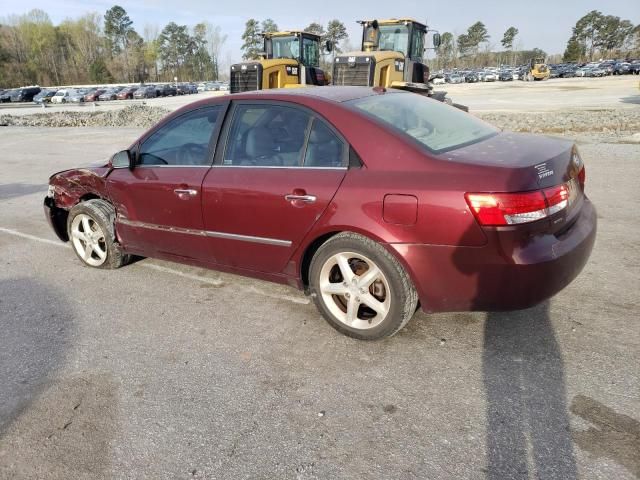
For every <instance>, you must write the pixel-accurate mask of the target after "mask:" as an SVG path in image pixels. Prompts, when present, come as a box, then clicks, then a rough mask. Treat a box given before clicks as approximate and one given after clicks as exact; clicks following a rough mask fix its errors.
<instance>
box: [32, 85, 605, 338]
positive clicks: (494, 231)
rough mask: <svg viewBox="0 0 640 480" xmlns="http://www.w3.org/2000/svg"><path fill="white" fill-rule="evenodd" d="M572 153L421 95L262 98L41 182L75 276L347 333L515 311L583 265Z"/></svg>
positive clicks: (229, 104)
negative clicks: (229, 298)
mask: <svg viewBox="0 0 640 480" xmlns="http://www.w3.org/2000/svg"><path fill="white" fill-rule="evenodd" d="M584 184H585V170H584V166H583V163H582V160H581V159H580V155H579V153H578V150H577V149H576V146H575V145H574V144H573V143H571V142H568V141H564V140H558V139H552V138H547V137H542V136H534V135H526V134H516V133H508V132H501V131H500V130H498V129H496V128H494V127H492V126H490V125H488V124H486V123H483V122H481V121H480V120H478V119H476V118H474V117H473V116H471V115H469V114H466V113H464V112H461V111H459V110H457V109H455V108H452V107H449V106H448V105H445V104H443V103H441V102H437V101H434V100H431V99H429V98H425V97H422V96H419V95H416V94H413V93H406V92H401V91H385V90H384V89H370V88H365V87H315V88H307V89H295V90H266V91H264V92H260V93H243V94H237V95H233V96H230V97H218V98H214V99H206V100H203V101H200V102H196V103H193V104H191V105H188V106H186V107H184V108H182V109H181V110H178V111H177V112H175V113H173V114H171V115H169V116H168V117H166V118H165V119H164V120H162V121H161V122H160V123H159V124H158V125H157V126H155V127H153V128H152V129H151V130H149V131H148V132H147V133H145V134H144V135H143V136H142V137H141V138H140V139H139V140H138V141H136V142H135V143H134V144H133V145H131V146H130V147H129V149H128V150H125V151H122V152H119V153H117V154H115V155H114V156H113V157H112V159H111V161H110V162H109V163H108V164H107V165H104V166H103V167H100V168H91V169H75V170H68V171H65V172H61V173H58V174H56V175H54V176H52V177H51V180H50V188H49V194H48V196H47V198H46V199H45V206H46V213H47V217H48V219H49V220H50V223H51V225H52V226H53V228H54V230H55V232H56V233H57V235H58V237H60V239H61V240H63V241H69V240H70V241H71V243H72V245H73V249H74V251H75V253H76V254H77V255H78V257H79V258H80V260H81V261H82V262H83V263H84V264H86V265H89V266H92V267H98V268H117V267H120V266H121V265H124V264H125V263H127V261H128V260H129V258H130V256H131V255H139V256H148V257H156V258H162V259H165V260H173V261H177V262H184V263H189V264H195V265H200V266H203V267H209V268H214V269H218V270H223V271H228V272H234V273H239V274H242V275H249V276H253V277H257V278H261V279H266V280H270V281H274V282H279V283H285V284H290V285H293V286H297V287H298V288H300V289H304V290H305V292H307V293H308V294H310V295H311V296H312V297H313V299H314V301H315V303H316V304H317V307H318V309H319V310H320V312H321V313H322V314H323V315H324V317H325V318H326V319H327V320H328V321H329V323H330V324H331V325H332V326H333V327H335V328H336V329H338V330H339V331H341V332H343V333H345V334H347V335H350V336H353V337H356V338H361V339H376V338H381V337H385V336H389V335H393V334H394V333H396V332H398V331H399V330H400V329H401V328H402V327H403V326H404V325H405V324H406V323H407V322H408V321H409V319H411V317H412V316H413V314H414V313H415V311H416V309H417V307H418V305H420V307H421V308H422V309H423V310H425V311H427V312H445V311H469V310H506V309H521V308H526V307H529V306H532V305H534V304H536V303H539V302H542V301H543V300H545V299H547V298H549V297H551V296H552V295H554V294H556V293H557V292H559V291H560V290H561V289H562V288H564V287H565V286H566V285H568V284H569V283H570V282H571V281H572V280H573V279H574V278H575V277H576V276H577V275H578V274H579V273H580V271H581V270H582V268H583V266H584V265H585V263H586V262H587V259H588V258H589V255H590V253H591V249H592V247H593V244H594V240H595V236H596V214H595V209H594V207H593V205H592V204H591V202H590V201H589V200H588V199H587V197H586V195H585V193H584Z"/></svg>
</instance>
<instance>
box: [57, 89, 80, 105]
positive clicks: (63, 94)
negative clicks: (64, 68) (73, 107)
mask: <svg viewBox="0 0 640 480" xmlns="http://www.w3.org/2000/svg"><path fill="white" fill-rule="evenodd" d="M73 94H75V90H72V89H67V88H63V89H60V90H58V91H57V92H56V93H55V95H54V96H53V97H51V103H67V102H68V101H69V97H70V96H71V95H73Z"/></svg>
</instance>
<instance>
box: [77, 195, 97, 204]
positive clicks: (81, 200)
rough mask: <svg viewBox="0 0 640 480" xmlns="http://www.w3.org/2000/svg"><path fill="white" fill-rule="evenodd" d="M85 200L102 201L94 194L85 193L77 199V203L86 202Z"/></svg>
mask: <svg viewBox="0 0 640 480" xmlns="http://www.w3.org/2000/svg"><path fill="white" fill-rule="evenodd" d="M87 200H102V198H101V197H99V196H98V195H96V194H95V193H85V194H84V195H83V196H81V197H80V198H79V199H78V203H80V202H86V201H87Z"/></svg>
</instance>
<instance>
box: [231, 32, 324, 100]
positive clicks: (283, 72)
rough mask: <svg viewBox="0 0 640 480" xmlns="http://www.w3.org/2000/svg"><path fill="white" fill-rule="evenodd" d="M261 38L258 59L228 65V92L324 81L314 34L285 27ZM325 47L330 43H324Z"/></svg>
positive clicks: (318, 40)
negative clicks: (262, 45) (261, 42)
mask: <svg viewBox="0 0 640 480" xmlns="http://www.w3.org/2000/svg"><path fill="white" fill-rule="evenodd" d="M263 38H264V52H262V57H263V58H262V59H260V60H255V61H248V62H243V63H237V64H235V65H231V72H230V81H229V90H230V92H231V93H238V92H248V91H253V90H263V89H269V88H294V87H302V86H307V85H326V84H327V83H328V81H327V77H326V75H325V73H324V71H323V70H322V69H320V50H321V49H320V43H321V42H320V37H319V36H318V35H315V34H313V33H307V32H301V31H285V32H274V33H266V34H264V35H263ZM327 48H330V45H328V44H327Z"/></svg>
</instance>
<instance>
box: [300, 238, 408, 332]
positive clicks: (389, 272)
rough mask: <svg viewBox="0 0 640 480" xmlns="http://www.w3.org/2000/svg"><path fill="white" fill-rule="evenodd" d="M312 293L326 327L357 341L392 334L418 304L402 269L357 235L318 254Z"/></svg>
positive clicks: (328, 245)
mask: <svg viewBox="0 0 640 480" xmlns="http://www.w3.org/2000/svg"><path fill="white" fill-rule="evenodd" d="M310 289H311V293H312V296H313V298H314V301H315V303H316V306H317V307H318V310H320V313H322V315H323V316H324V317H325V319H326V320H327V321H328V322H329V324H330V325H331V326H332V327H334V328H335V329H336V330H338V331H340V332H341V333H343V334H345V335H348V336H350V337H353V338H358V339H361V340H377V339H380V338H384V337H389V336H392V335H394V334H396V333H397V332H399V331H400V330H401V329H402V328H403V327H404V326H405V325H406V324H407V322H409V320H410V319H411V317H413V314H414V313H415V311H416V306H417V303H418V295H417V293H416V290H415V288H414V287H413V284H412V283H411V280H410V279H409V276H408V275H407V273H406V272H405V270H404V268H403V267H402V265H401V264H400V263H399V262H398V261H397V260H396V259H395V258H394V257H393V256H392V255H391V254H390V253H389V252H388V251H387V250H386V249H385V248H384V247H383V246H382V245H380V244H378V243H376V242H374V241H372V240H371V239H368V238H366V237H363V236H362V235H358V234H355V233H341V234H338V235H336V236H335V237H332V238H331V239H329V240H328V241H327V242H326V243H325V244H323V245H322V246H321V247H320V248H319V249H318V251H317V252H316V254H315V255H314V257H313V260H312V261H311V268H310Z"/></svg>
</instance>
